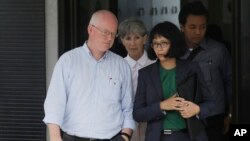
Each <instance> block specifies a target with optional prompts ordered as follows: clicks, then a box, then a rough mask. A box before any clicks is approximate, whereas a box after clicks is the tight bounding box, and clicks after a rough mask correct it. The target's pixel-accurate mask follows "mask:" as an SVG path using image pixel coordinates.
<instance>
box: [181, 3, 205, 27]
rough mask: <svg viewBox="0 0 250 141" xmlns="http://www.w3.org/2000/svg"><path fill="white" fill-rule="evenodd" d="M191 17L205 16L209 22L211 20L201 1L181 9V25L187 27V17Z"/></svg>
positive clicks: (188, 4)
mask: <svg viewBox="0 0 250 141" xmlns="http://www.w3.org/2000/svg"><path fill="white" fill-rule="evenodd" d="M189 15H196V16H205V17H206V18H207V21H208V19H209V14H208V11H207V9H206V7H205V6H204V5H203V4H202V3H201V2H200V1H194V2H190V3H187V4H186V5H184V6H183V7H182V8H181V11H180V13H179V17H178V18H179V23H180V24H181V25H183V26H185V24H186V22H187V17H188V16H189Z"/></svg>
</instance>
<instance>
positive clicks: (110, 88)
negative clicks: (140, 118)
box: [104, 78, 121, 102]
mask: <svg viewBox="0 0 250 141" xmlns="http://www.w3.org/2000/svg"><path fill="white" fill-rule="evenodd" d="M105 86H106V87H104V89H106V90H107V91H106V92H107V93H106V94H105V99H107V100H109V101H113V102H119V101H120V97H121V82H120V81H119V79H115V78H109V79H108V81H107V83H106V85H105Z"/></svg>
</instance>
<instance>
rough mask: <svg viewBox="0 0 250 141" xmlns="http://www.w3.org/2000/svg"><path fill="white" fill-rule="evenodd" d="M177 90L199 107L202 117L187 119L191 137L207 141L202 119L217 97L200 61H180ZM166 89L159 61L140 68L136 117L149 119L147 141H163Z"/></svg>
mask: <svg viewBox="0 0 250 141" xmlns="http://www.w3.org/2000/svg"><path fill="white" fill-rule="evenodd" d="M176 82H177V90H178V92H179V94H180V96H181V97H183V98H185V99H187V100H190V101H193V102H194V103H197V104H198V105H199V106H200V113H199V119H198V118H197V117H192V118H189V119H187V120H186V121H187V128H188V133H189V135H190V137H191V139H197V141H198V140H200V141H204V140H206V136H203V135H205V134H204V133H203V131H204V130H203V123H202V122H203V121H202V120H203V119H204V118H206V117H207V116H209V114H210V112H211V109H212V108H213V105H214V103H213V101H214V98H213V96H211V95H210V94H209V90H208V88H207V86H206V85H205V81H204V79H203V76H202V75H201V71H200V68H199V66H198V64H196V63H193V62H189V61H183V60H177V65H176ZM162 100H163V90H162V85H161V80H160V73H159V62H156V63H153V64H151V65H149V66H147V67H145V68H143V69H141V70H140V71H139V77H138V86H137V91H136V96H135V102H134V111H133V116H134V119H135V120H136V121H137V122H147V130H146V141H160V136H161V130H162V126H163V118H164V113H163V112H162V111H161V109H160V102H161V101H162Z"/></svg>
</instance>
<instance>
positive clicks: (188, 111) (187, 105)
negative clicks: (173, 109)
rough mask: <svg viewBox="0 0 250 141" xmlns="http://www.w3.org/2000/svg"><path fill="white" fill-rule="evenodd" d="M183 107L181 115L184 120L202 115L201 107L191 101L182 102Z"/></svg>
mask: <svg viewBox="0 0 250 141" xmlns="http://www.w3.org/2000/svg"><path fill="white" fill-rule="evenodd" d="M182 103H183V105H184V106H182V107H181V108H180V110H179V111H180V113H181V116H182V117H183V118H190V117H192V116H194V115H197V114H199V113H200V107H199V106H198V105H197V104H195V103H193V102H191V101H182Z"/></svg>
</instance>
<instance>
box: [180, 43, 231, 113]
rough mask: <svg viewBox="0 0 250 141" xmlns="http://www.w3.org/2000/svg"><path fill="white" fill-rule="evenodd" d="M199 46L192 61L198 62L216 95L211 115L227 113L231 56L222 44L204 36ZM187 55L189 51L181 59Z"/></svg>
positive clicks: (229, 95)
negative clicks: (198, 50) (199, 48)
mask: <svg viewBox="0 0 250 141" xmlns="http://www.w3.org/2000/svg"><path fill="white" fill-rule="evenodd" d="M199 46H200V47H201V50H200V52H199V53H198V54H197V55H196V56H195V57H194V59H193V60H192V61H194V62H198V63H199V65H200V68H201V72H202V74H203V76H204V78H205V81H206V83H207V86H208V87H209V90H210V92H211V94H212V95H214V96H215V97H216V98H215V107H216V108H214V109H213V111H212V115H220V114H227V112H228V109H227V108H228V106H229V105H230V104H232V103H233V95H232V62H231V57H230V55H229V53H228V50H227V49H226V47H225V46H224V45H223V44H221V43H219V42H216V41H214V40H212V39H209V38H204V39H203V40H202V42H201V43H200V45H199ZM188 55H189V52H187V53H186V55H185V56H183V59H186V58H187V57H188Z"/></svg>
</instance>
